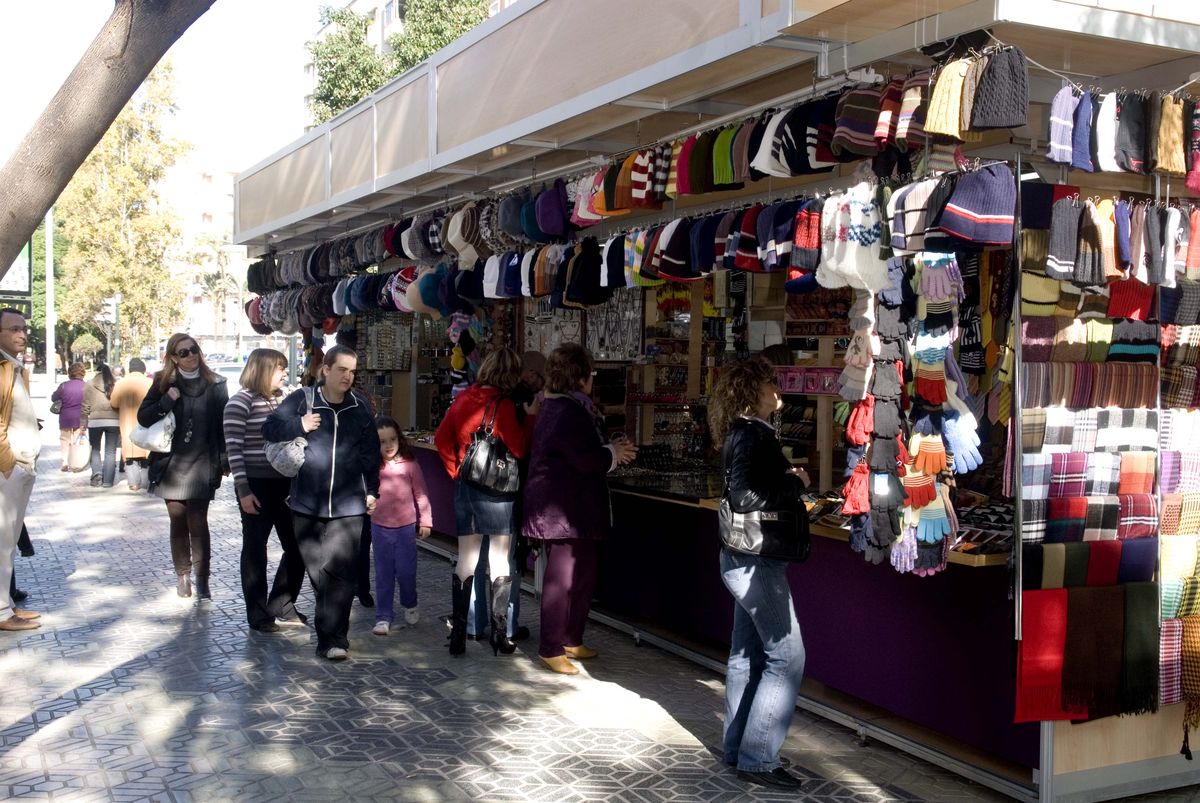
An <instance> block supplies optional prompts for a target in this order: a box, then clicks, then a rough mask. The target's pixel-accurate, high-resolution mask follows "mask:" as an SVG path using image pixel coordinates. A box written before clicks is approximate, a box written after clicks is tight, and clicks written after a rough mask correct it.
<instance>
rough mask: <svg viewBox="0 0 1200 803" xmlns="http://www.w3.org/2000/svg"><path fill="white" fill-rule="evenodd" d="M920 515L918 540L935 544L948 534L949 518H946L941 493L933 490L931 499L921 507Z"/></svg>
mask: <svg viewBox="0 0 1200 803" xmlns="http://www.w3.org/2000/svg"><path fill="white" fill-rule="evenodd" d="M935 484H936V483H935ZM920 515H921V519H920V521H919V522H918V523H917V539H918V540H920V541H924V542H925V543H927V544H936V543H937V542H938V541H941V540H942V539H944V538H945V537H946V536H947V535H950V520H949V519H948V518H946V504H945V502H943V501H942V496H941V494H939V493H936V492H935V494H934V498H933V501H931V502H930V503H929V504H927V505H925V506H924V507H922V508H921V510H920Z"/></svg>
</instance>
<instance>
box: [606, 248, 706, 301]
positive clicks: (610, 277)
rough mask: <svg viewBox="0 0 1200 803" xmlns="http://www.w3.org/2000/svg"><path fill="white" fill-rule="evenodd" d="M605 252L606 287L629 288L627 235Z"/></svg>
mask: <svg viewBox="0 0 1200 803" xmlns="http://www.w3.org/2000/svg"><path fill="white" fill-rule="evenodd" d="M609 245H610V247H609V248H608V249H607V250H606V251H605V252H604V267H605V272H606V273H607V277H606V281H605V282H604V286H605V287H614V288H615V287H628V286H629V284H628V282H627V281H626V276H625V235H618V236H616V237H614V238H612V240H611V241H610V243H609ZM711 245H712V244H711V242H710V243H709V246H710V247H711Z"/></svg>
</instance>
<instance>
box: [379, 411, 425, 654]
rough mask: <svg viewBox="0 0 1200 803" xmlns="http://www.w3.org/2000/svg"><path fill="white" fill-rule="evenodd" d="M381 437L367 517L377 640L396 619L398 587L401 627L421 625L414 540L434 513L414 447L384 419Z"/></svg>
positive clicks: (396, 428)
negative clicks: (375, 593)
mask: <svg viewBox="0 0 1200 803" xmlns="http://www.w3.org/2000/svg"><path fill="white" fill-rule="evenodd" d="M375 430H376V432H378V433H379V454H380V457H381V466H380V469H379V501H378V502H377V503H376V504H375V513H374V514H372V516H371V538H372V541H373V543H374V546H375V590H376V591H378V592H379V600H378V604H379V607H378V608H377V609H376V611H375V630H374V633H375V635H377V636H386V635H387V634H388V631H389V630H390V629H391V626H392V622H393V621H394V620H395V614H394V612H393V611H394V609H393V607H392V598H393V597H394V596H395V592H396V587H397V586H399V588H400V607H401V608H403V609H404V623H405V624H407V625H415V624H416V623H417V622H418V621H420V613H419V611H418V610H417V539H418V538H420V539H422V540H423V539H425V538H428V537H429V534H430V533H431V532H432V526H433V514H432V512H431V510H430V506H429V494H428V493H427V492H426V490H425V475H424V474H422V473H421V466H420V464H419V463H417V461H416V458H414V457H413V453H412V447H411V446H409V444H408V440H407V439H406V438H405V437H404V433H403V432H401V431H400V425H399V424H397V423H396V421H395V420H394V419H392V418H389V417H387V416H379V417H378V418H376V419H375Z"/></svg>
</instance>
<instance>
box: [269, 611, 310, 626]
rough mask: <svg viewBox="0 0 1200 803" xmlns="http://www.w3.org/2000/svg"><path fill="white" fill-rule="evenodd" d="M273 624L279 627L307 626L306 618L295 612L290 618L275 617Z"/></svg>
mask: <svg viewBox="0 0 1200 803" xmlns="http://www.w3.org/2000/svg"><path fill="white" fill-rule="evenodd" d="M275 624H277V625H279V626H280V627H304V626H305V625H306V624H308V617H307V616H305V615H304V614H302V613H300V611H296V612H295V613H294V614H292V615H291V616H276V617H275Z"/></svg>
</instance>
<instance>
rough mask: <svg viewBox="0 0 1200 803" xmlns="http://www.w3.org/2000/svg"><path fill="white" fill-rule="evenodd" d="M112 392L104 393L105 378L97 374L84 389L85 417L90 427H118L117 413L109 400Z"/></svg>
mask: <svg viewBox="0 0 1200 803" xmlns="http://www.w3.org/2000/svg"><path fill="white" fill-rule="evenodd" d="M115 386H116V385H115V383H114V387H115ZM111 393H112V391H111V390H110V391H109V392H108V393H107V394H106V393H105V392H104V378H103V377H102V376H100V374H96V375H95V376H93V377H92V378H91V381H89V382H88V383H87V385H85V386H84V389H83V417H84V418H85V419H87V422H88V426H89V427H115V426H117V411H116V410H115V409H113V406H112V401H111V400H110V399H109V395H111Z"/></svg>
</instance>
